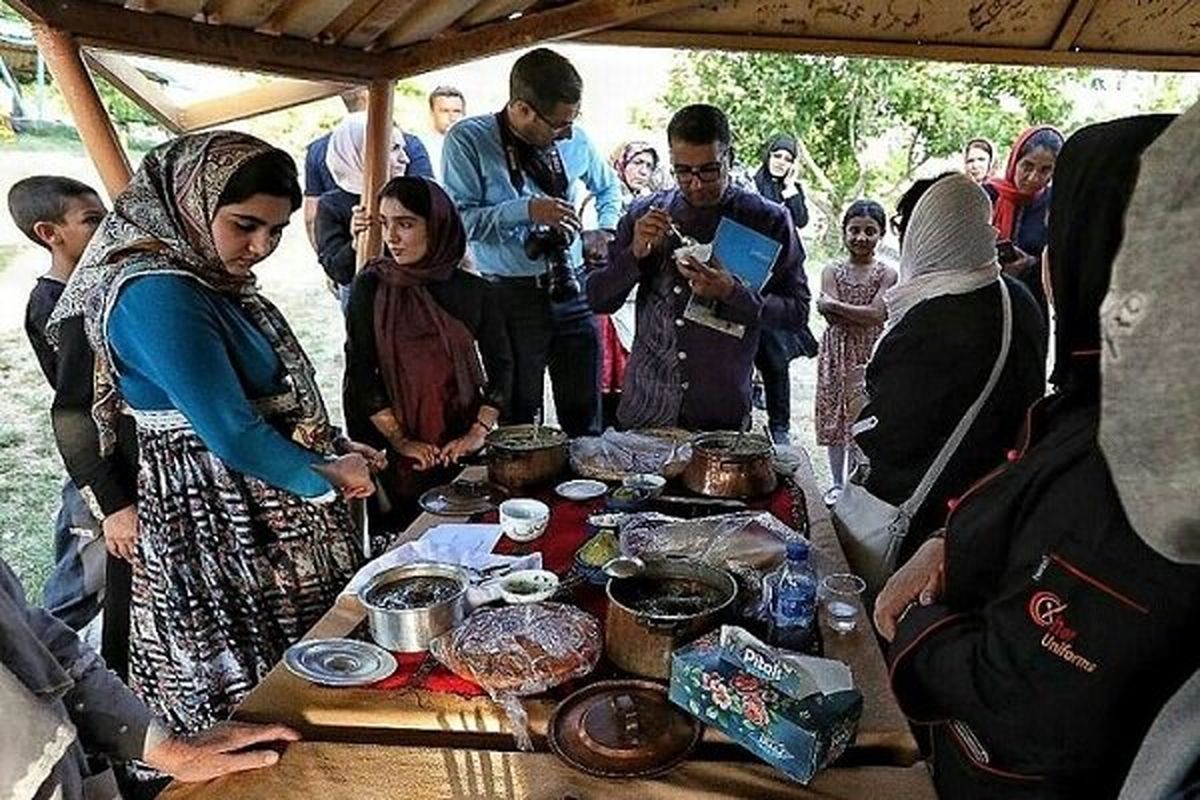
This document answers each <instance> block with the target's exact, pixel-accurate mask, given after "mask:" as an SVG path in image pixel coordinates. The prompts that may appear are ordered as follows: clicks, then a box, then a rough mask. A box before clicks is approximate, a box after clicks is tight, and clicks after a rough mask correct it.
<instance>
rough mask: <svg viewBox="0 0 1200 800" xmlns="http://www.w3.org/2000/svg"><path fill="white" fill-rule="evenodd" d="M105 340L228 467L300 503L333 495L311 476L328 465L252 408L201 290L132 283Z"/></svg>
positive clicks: (161, 280) (148, 280)
mask: <svg viewBox="0 0 1200 800" xmlns="http://www.w3.org/2000/svg"><path fill="white" fill-rule="evenodd" d="M108 339H109V344H110V346H111V347H112V349H113V352H114V353H115V354H116V356H117V357H118V358H119V359H120V362H121V366H122V367H123V368H124V369H127V370H129V371H131V372H135V373H138V374H140V375H141V376H144V377H145V378H146V380H148V381H150V382H151V383H153V384H154V385H155V386H156V387H158V389H159V390H161V391H162V392H163V393H164V394H166V395H167V397H168V398H169V399H170V401H171V404H172V405H173V406H174V407H175V408H176V409H177V410H178V411H179V412H180V413H182V414H183V415H184V416H185V417H187V419H188V422H190V423H191V425H192V428H193V429H195V431H196V434H197V435H198V436H199V437H200V439H201V440H202V441H203V442H204V444H205V446H207V447H208V448H209V449H210V450H211V451H212V452H213V453H214V454H216V456H217V457H218V458H220V459H221V460H222V461H224V462H225V463H226V464H227V465H228V466H229V467H231V468H232V469H235V470H237V471H239V472H242V473H245V474H246V475H252V476H254V477H256V478H259V479H260V480H263V481H266V482H267V483H269V484H271V485H273V486H276V487H279V488H281V489H285V490H287V491H289V492H293V493H294V494H298V495H300V496H301V497H308V498H316V497H320V496H322V495H325V494H327V493H328V492H330V491H331V490H332V488H333V487H332V486H331V485H330V484H329V482H328V481H326V480H325V478H323V477H321V476H320V475H319V474H317V472H316V471H314V470H313V469H312V465H313V464H318V463H320V462H321V461H323V460H324V459H323V457H322V456H321V455H319V454H318V453H314V452H312V451H311V450H306V449H304V448H303V447H300V446H299V445H298V444H296V443H294V442H292V441H291V440H289V439H287V438H285V437H284V436H283V435H282V434H280V433H279V432H278V431H277V430H275V428H273V427H271V425H270V424H268V423H267V421H266V420H264V419H263V418H262V416H261V415H260V414H259V413H258V412H257V411H255V409H254V407H253V406H252V405H251V403H250V400H249V398H247V397H246V393H245V391H244V390H243V389H242V383H241V380H240V379H239V378H238V374H237V370H236V369H235V367H234V365H233V362H232V361H231V360H230V358H229V350H228V348H229V343H228V342H227V341H226V340H225V338H224V337H223V336H222V332H221V325H220V322H219V319H218V317H217V313H216V309H215V308H213V306H212V300H211V299H210V298H209V297H207V296H206V295H205V293H204V291H203V289H202V288H201V287H200V286H199V285H198V284H193V282H192V281H190V280H188V279H187V278H180V277H176V276H172V275H151V276H146V277H142V278H138V279H135V280H133V281H131V282H130V283H129V285H128V286H127V287H126V288H124V289H123V290H122V291H121V294H120V297H119V298H118V299H117V302H116V304H115V305H114V307H113V310H112V314H111V316H110V317H109V322H108Z"/></svg>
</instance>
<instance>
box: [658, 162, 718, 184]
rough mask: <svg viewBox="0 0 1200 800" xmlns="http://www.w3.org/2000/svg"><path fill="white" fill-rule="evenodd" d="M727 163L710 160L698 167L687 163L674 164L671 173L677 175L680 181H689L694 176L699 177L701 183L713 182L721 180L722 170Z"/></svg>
mask: <svg viewBox="0 0 1200 800" xmlns="http://www.w3.org/2000/svg"><path fill="white" fill-rule="evenodd" d="M724 168H725V165H724V164H723V163H722V162H720V161H710V162H709V163H707V164H701V165H700V166H698V167H689V166H688V165H686V164H672V165H671V174H672V175H674V176H675V180H676V182H678V183H683V182H684V181H689V180H691V179H692V178H699V179H700V182H701V183H712V182H713V181H717V180H720V178H721V172H722V170H724Z"/></svg>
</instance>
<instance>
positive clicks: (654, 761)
mask: <svg viewBox="0 0 1200 800" xmlns="http://www.w3.org/2000/svg"><path fill="white" fill-rule="evenodd" d="M700 732H701V725H700V722H699V721H698V720H696V719H695V718H693V717H691V716H689V715H688V714H687V713H686V712H684V711H683V710H682V709H680V708H677V707H676V706H674V705H672V704H671V702H670V701H669V700H668V699H667V689H666V687H665V686H663V685H661V684H658V683H652V682H650V681H639V680H613V681H600V682H599V683H594V684H592V685H591V686H586V687H584V688H583V689H580V690H579V691H577V692H575V693H574V694H572V695H571V696H570V697H568V698H567V699H565V700H563V701H562V702H561V703H559V704H558V706H557V707H556V708H555V709H554V713H553V714H552V715H551V717H550V726H549V736H550V749H551V750H553V751H554V752H555V754H556V755H558V757H559V758H561V759H562V760H563V761H565V762H567V763H568V764H570V765H571V766H572V767H574V768H575V769H578V770H580V771H581V772H586V773H587V774H589V775H597V776H600V777H604V778H640V777H648V776H652V775H661V774H662V773H664V772H667V771H668V770H670V769H672V768H674V767H676V766H678V765H679V764H680V763H681V762H682V761H683V760H684V759H685V758H687V756H688V754H689V753H690V752H691V751H692V749H693V748H694V747H695V746H696V743H697V742H699V741H700Z"/></svg>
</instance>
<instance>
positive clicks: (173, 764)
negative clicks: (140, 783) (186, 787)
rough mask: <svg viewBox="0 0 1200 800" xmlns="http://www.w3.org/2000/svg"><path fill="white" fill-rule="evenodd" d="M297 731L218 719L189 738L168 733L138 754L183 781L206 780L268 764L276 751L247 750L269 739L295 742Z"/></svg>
mask: <svg viewBox="0 0 1200 800" xmlns="http://www.w3.org/2000/svg"><path fill="white" fill-rule="evenodd" d="M299 739H300V734H298V733H296V732H295V731H294V730H292V729H291V728H287V727H285V726H283V725H247V724H246V723H243V722H219V723H217V724H216V725H214V726H213V727H212V728H210V729H209V730H207V731H205V732H204V733H201V734H198V735H196V736H193V737H191V738H186V739H185V738H183V737H178V736H169V737H167V738H166V739H164V740H163V741H162V742H161V743H159V744H158V745H156V746H155V747H153V748H151V749H150V750H148V751H147V752H146V754H145V755H144V756H143V757H142V758H143V760H144V761H145V762H146V763H147V764H149V765H150V766H151V767H154V768H155V769H157V770H160V771H162V772H165V773H167V774H168V775H170V776H172V777H173V778H175V779H176V780H179V781H182V782H184V783H194V782H196V781H207V780H212V779H213V778H219V777H220V776H222V775H228V774H230V773H233V772H244V771H246V770H251V769H259V768H260V767H269V766H271V765H272V764H274V763H275V762H277V761H279V753H277V752H275V751H274V750H267V749H249V748H252V747H253V746H254V745H263V744H267V743H271V742H295V741H299Z"/></svg>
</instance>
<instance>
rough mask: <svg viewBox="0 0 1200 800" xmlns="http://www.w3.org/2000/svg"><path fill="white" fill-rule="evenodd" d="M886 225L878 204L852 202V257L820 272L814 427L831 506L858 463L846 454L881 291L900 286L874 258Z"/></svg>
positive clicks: (845, 233) (846, 239)
mask: <svg viewBox="0 0 1200 800" xmlns="http://www.w3.org/2000/svg"><path fill="white" fill-rule="evenodd" d="M885 224H886V222H885V214H884V211H883V206H881V205H879V203H876V202H875V201H874V200H856V201H855V202H854V203H852V204H851V205H850V207H849V208H848V209H846V213H845V215H844V216H843V217H842V241H843V243H844V244H845V246H846V251H847V252H848V253H849V255H850V257H849V259H847V260H845V261H842V262H840V263H837V264H831V265H829V266H828V267H826V268H825V270H824V272H822V273H821V296H820V297H819V298H818V299H817V312H818V313H820V314H821V316H823V317H824V318H825V321H826V322H827V323H828V327H827V328H826V329H825V334H824V336H823V337H822V338H821V350H820V354H819V356H818V361H817V404H816V425H817V444H819V445H822V446H823V447H825V448H826V449H827V450H828V453H829V470H830V472H831V473H832V475H833V487H832V488H831V489H830V490H829V492H828V493H827V494H826V496H825V502H826V503H828V504H832V503H833V502H834V501H836V500H837V496H838V494H840V493H841V489H842V486H843V484H844V483H845V480H846V476H847V475H848V474H850V472H851V471H852V469H853V464H852V463H848V461H849V462H852V461H853V460H854V458H853V452H848V447H849V445H850V443H851V442H853V437H852V436H851V435H850V426H851V425H852V424H853V423H854V418H853V417H852V416H851V403H852V400H853V398H854V393H855V391H856V389H857V387H858V386H859V385H860V384H861V383H862V379H863V371H864V369H865V367H866V364H867V361H868V360H869V359H870V357H871V350H872V348H874V347H875V340H876V339H878V338H879V334H880V332H881V331H882V330H883V322H884V320H885V319H886V318H887V309H886V307H885V306H884V304H883V293H884V292H885V291H886V290H887V289H888V288H889V287H890V286H892V284H894V283H895V282H896V271H895V270H894V269H892V268H891V267H889V266H887V265H886V264H883V263H881V262H879V261H878V260H876V258H875V248H876V247H877V246H878V245H879V241H880V240H881V239H882V238H883V232H884V229H885V228H884V226H885ZM850 449H851V451H852V448H850Z"/></svg>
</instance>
